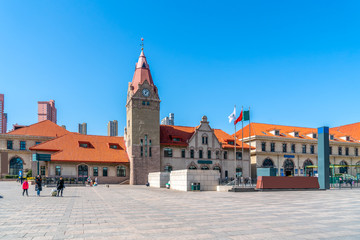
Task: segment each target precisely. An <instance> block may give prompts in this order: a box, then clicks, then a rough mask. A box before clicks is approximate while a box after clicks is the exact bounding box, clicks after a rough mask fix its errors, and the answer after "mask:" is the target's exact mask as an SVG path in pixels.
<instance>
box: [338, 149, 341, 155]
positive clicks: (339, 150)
mask: <svg viewBox="0 0 360 240" xmlns="http://www.w3.org/2000/svg"><path fill="white" fill-rule="evenodd" d="M338 153H339V155H342V147H339V148H338Z"/></svg>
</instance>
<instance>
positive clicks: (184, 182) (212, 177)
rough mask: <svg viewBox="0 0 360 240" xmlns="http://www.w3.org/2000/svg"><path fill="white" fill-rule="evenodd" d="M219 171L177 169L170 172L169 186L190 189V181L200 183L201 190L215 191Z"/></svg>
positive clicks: (184, 189)
mask: <svg viewBox="0 0 360 240" xmlns="http://www.w3.org/2000/svg"><path fill="white" fill-rule="evenodd" d="M219 178H220V173H219V171H216V170H189V169H185V170H177V171H172V172H171V173H170V188H171V189H174V190H179V191H190V190H191V183H193V182H196V183H200V190H201V191H216V187H217V186H218V184H219Z"/></svg>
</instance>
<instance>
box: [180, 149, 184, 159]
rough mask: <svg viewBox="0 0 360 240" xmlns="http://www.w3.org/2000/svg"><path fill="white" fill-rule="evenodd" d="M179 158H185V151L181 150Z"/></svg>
mask: <svg viewBox="0 0 360 240" xmlns="http://www.w3.org/2000/svg"><path fill="white" fill-rule="evenodd" d="M181 157H182V158H185V149H181Z"/></svg>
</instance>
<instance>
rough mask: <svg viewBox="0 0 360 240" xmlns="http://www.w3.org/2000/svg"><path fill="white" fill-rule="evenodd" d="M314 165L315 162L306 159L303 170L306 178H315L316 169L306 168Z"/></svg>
mask: <svg viewBox="0 0 360 240" xmlns="http://www.w3.org/2000/svg"><path fill="white" fill-rule="evenodd" d="M311 165H314V164H313V162H312V161H311V160H310V159H306V160H305V161H304V164H303V168H304V169H305V175H306V176H309V177H311V176H314V169H313V168H306V167H307V166H311Z"/></svg>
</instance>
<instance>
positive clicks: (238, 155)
mask: <svg viewBox="0 0 360 240" xmlns="http://www.w3.org/2000/svg"><path fill="white" fill-rule="evenodd" d="M241 159H242V152H236V160H241Z"/></svg>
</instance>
